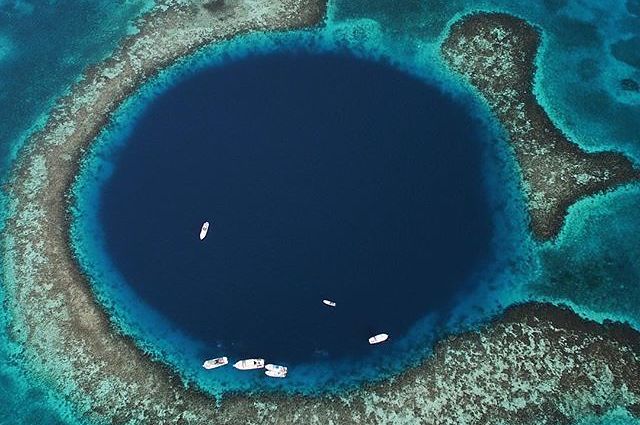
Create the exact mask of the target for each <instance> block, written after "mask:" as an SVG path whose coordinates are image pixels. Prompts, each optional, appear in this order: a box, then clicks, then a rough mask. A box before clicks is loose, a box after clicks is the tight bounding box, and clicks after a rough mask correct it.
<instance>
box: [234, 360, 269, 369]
mask: <svg viewBox="0 0 640 425" xmlns="http://www.w3.org/2000/svg"><path fill="white" fill-rule="evenodd" d="M233 367H235V368H236V369H239V370H253V369H262V368H263V367H264V359H246V360H240V361H238V362H235V364H234V365H233Z"/></svg>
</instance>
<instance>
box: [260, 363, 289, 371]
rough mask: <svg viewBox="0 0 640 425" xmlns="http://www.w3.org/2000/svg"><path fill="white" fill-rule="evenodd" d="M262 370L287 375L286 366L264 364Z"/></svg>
mask: <svg viewBox="0 0 640 425" xmlns="http://www.w3.org/2000/svg"><path fill="white" fill-rule="evenodd" d="M264 368H265V369H267V370H272V371H280V372H284V373H287V371H288V370H287V367H286V366H280V365H279V364H271V363H269V364H266V365H264Z"/></svg>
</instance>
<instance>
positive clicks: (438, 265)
mask: <svg viewBox="0 0 640 425" xmlns="http://www.w3.org/2000/svg"><path fill="white" fill-rule="evenodd" d="M475 130H476V126H475V123H474V121H473V119H472V118H471V117H470V116H469V112H468V111H467V110H466V109H465V108H464V107H463V106H462V105H460V104H457V103H455V102H454V101H452V99H450V98H448V97H447V96H445V95H443V94H442V93H440V92H439V91H438V90H437V89H435V88H433V87H430V86H428V85H425V84H424V83H423V82H421V81H419V80H417V79H414V78H412V77H410V76H408V75H405V74H403V73H401V72H399V71H397V70H395V69H393V68H391V67H389V66H387V65H384V64H380V63H372V62H366V61H363V60H360V59H356V58H354V57H350V56H346V55H338V54H332V55H311V54H302V53H297V54H293V53H292V54H284V53H283V54H277V55H271V56H258V57H252V58H248V59H244V60H242V61H239V62H235V63H231V64H228V65H225V66H224V67H217V68H210V69H207V70H205V71H202V72H200V73H198V74H197V75H195V76H193V77H191V78H189V79H188V80H186V81H183V82H181V83H179V84H178V85H177V86H175V87H174V88H172V89H170V90H168V91H167V92H165V93H164V94H162V95H161V96H159V97H158V98H157V99H156V100H155V101H154V102H153V104H151V105H150V106H149V108H148V110H147V111H146V112H145V114H144V115H143V116H142V118H141V119H140V121H139V122H138V123H137V125H136V127H135V129H134V130H133V132H132V133H131V134H130V135H129V136H128V137H129V140H128V141H127V144H126V146H125V147H124V148H123V150H122V152H121V154H120V156H119V158H118V160H117V163H116V171H115V173H114V175H113V177H112V178H111V179H110V180H109V181H108V182H107V184H106V185H105V188H104V193H103V207H102V211H101V218H100V219H101V220H102V225H103V226H104V230H105V234H106V246H107V250H108V254H109V255H110V256H111V257H112V259H113V262H114V263H115V265H116V266H117V267H118V268H119V270H120V271H121V272H122V274H123V275H124V277H125V279H126V280H127V281H128V282H129V283H130V285H131V286H132V287H133V288H134V290H135V291H136V292H137V293H138V294H139V295H140V296H141V297H142V298H143V299H144V300H145V301H146V302H148V303H149V304H150V305H151V306H153V307H154V308H155V309H157V310H158V311H159V312H160V313H161V314H163V315H164V316H165V317H166V318H168V319H169V320H170V321H172V322H173V323H174V324H175V325H177V326H178V327H179V328H180V329H181V330H183V331H184V332H186V333H188V334H189V335H191V336H192V337H195V338H196V339H199V340H201V341H204V342H206V343H209V344H211V346H212V347H215V346H217V345H218V344H220V346H222V347H224V352H223V353H220V354H227V355H232V356H264V357H267V358H269V359H277V360H278V361H285V362H290V363H296V362H304V361H310V360H312V359H313V358H314V356H317V355H318V353H325V354H326V353H328V355H329V356H330V357H331V358H340V357H345V356H357V355H361V354H363V353H365V352H367V351H369V350H371V349H372V347H370V346H369V345H368V343H367V338H368V337H369V336H371V335H372V334H375V333H378V332H387V333H389V334H391V336H392V339H393V337H394V336H396V337H400V336H401V335H403V334H404V333H405V332H406V331H407V329H408V328H409V327H410V326H411V325H412V324H414V323H415V322H416V321H417V320H418V319H420V318H422V317H424V316H425V315H426V314H428V313H430V312H433V311H441V310H444V309H445V308H446V307H447V306H448V305H449V304H450V302H451V301H452V299H453V297H454V296H455V295H456V294H457V293H459V291H461V290H464V288H463V286H464V284H465V281H466V278H467V277H468V275H469V273H470V272H471V271H472V269H474V267H475V266H477V264H478V263H479V262H480V261H481V260H482V258H483V254H484V253H485V252H486V250H488V247H489V242H490V238H491V235H492V227H491V220H490V215H489V209H488V205H487V202H486V201H485V199H484V188H483V185H482V176H481V164H480V163H481V152H480V150H481V146H480V144H479V143H478V141H477V139H478V136H477V134H476V132H475ZM205 220H208V221H210V222H211V223H212V226H211V229H210V231H209V235H208V236H207V238H206V239H205V240H204V241H202V242H201V241H200V240H199V238H198V232H199V230H200V226H201V224H202V223H203V222H204V221H205ZM323 298H329V299H332V300H335V301H336V302H337V303H338V306H337V308H335V309H331V308H328V307H325V306H324V305H323V304H322V303H321V300H322V299H323Z"/></svg>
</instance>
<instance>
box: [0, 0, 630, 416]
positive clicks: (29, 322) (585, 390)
mask: <svg viewBox="0 0 640 425" xmlns="http://www.w3.org/2000/svg"><path fill="white" fill-rule="evenodd" d="M323 14H324V5H323V4H322V3H317V2H314V1H312V0H272V1H269V2H264V3H260V2H256V1H251V2H239V1H238V2H236V1H231V0H227V1H226V2H221V1H219V0H218V1H215V2H206V4H202V3H193V2H189V3H183V2H173V1H168V2H166V3H160V5H159V6H158V8H157V9H156V10H155V11H154V12H152V13H151V15H149V16H147V17H146V19H145V20H144V21H143V22H142V23H141V24H140V28H141V30H140V32H139V33H138V34H136V35H134V36H132V37H130V38H129V39H127V40H126V41H125V42H124V43H123V44H122V46H121V47H120V49H119V50H118V51H117V52H116V53H115V54H114V55H113V56H112V57H111V58H110V59H108V60H106V61H105V62H103V63H101V64H99V65H97V66H96V67H94V68H93V69H91V70H90V71H89V72H88V74H87V76H86V78H85V79H84V80H83V81H81V82H80V83H78V84H77V85H76V86H75V87H74V88H73V89H72V90H71V93H70V94H69V95H68V96H67V97H65V98H64V99H62V100H61V102H60V104H59V106H58V108H57V109H56V111H55V112H54V113H53V114H52V116H51V119H50V120H49V122H48V124H47V125H46V126H45V128H44V129H43V130H42V131H41V132H40V133H38V134H36V135H34V137H33V139H32V140H30V141H29V143H28V144H27V146H26V147H25V149H24V150H23V151H22V152H21V155H20V157H19V159H18V162H17V164H16V167H15V169H14V170H13V174H12V176H13V177H12V181H11V184H10V186H9V188H8V194H7V195H8V198H9V200H10V211H9V217H8V219H7V222H6V228H5V231H4V232H3V233H2V235H0V241H1V243H2V250H1V251H0V255H2V269H1V270H2V279H0V280H1V281H2V283H3V284H4V285H5V288H6V291H7V297H6V298H7V303H6V306H5V307H6V308H7V309H8V311H9V313H10V317H11V329H10V333H11V336H12V338H14V339H15V340H16V341H19V342H20V343H21V344H22V346H23V347H24V349H23V351H22V353H21V354H20V356H21V359H20V360H21V361H22V362H23V363H24V364H26V365H27V366H28V367H29V368H30V370H31V371H32V373H33V375H34V376H35V377H36V378H37V379H39V380H41V381H43V382H44V383H45V384H46V385H48V386H50V387H52V388H54V389H55V390H56V391H57V392H58V393H59V394H60V395H61V396H62V397H63V398H64V399H65V400H68V401H69V402H70V403H71V404H72V405H73V406H75V407H76V412H77V414H78V416H80V417H81V418H82V419H83V420H85V421H87V422H94V423H109V424H234V425H235V424H240V423H242V424H304V425H307V424H327V423H336V424H347V425H348V424H362V423H367V424H387V423H394V424H416V423H425V424H432V423H433V424H436V423H437V424H459V423H469V424H487V423H495V424H498V423H554V424H557V423H568V422H570V421H573V420H575V419H578V418H581V417H582V416H584V415H586V414H590V413H596V414H599V413H602V412H605V411H607V410H609V409H611V408H614V407H623V408H626V409H628V410H629V412H631V413H632V414H634V415H636V416H639V415H640V408H639V406H640V388H639V385H640V381H639V380H638V379H637V377H638V376H640V334H639V333H638V332H636V331H635V330H633V329H631V328H629V327H627V326H625V325H622V324H613V323H606V324H603V325H601V324H597V323H594V322H590V321H586V320H583V319H581V318H580V317H578V316H577V315H576V314H575V313H573V312H571V311H569V310H568V309H564V308H560V307H555V306H552V305H547V304H525V305H521V306H517V307H512V308H510V309H508V310H507V312H506V313H505V314H504V315H502V316H501V317H500V318H498V319H496V320H495V321H494V322H493V323H490V324H488V325H487V326H485V327H484V328H483V329H481V330H480V331H477V332H468V333H465V334H461V335H458V336H452V337H449V338H447V339H445V340H444V341H442V342H441V343H439V344H438V346H437V347H436V348H435V351H434V354H433V355H432V356H430V357H429V358H428V359H426V360H425V361H424V362H423V363H422V364H421V365H419V366H417V367H415V368H413V369H410V370H408V371H406V372H405V373H403V374H401V375H399V376H397V377H395V378H393V379H391V380H388V381H384V382H381V383H376V384H371V385H368V386H366V387H364V388H361V389H359V390H357V391H353V392H350V393H346V394H344V395H342V396H340V397H338V396H316V397H311V396H305V397H303V396H284V395H278V394H256V395H245V394H230V395H228V396H226V397H224V398H223V399H222V400H214V399H213V398H212V397H210V396H208V395H206V394H204V393H203V392H201V391H199V390H198V389H197V388H191V387H188V386H187V385H185V383H183V382H182V381H181V380H180V379H179V378H178V377H177V376H176V375H175V374H174V373H173V372H172V371H171V370H169V369H168V368H166V367H164V366H163V365H162V364H160V363H159V362H156V361H154V360H153V359H151V358H150V357H149V356H147V355H145V354H144V353H143V352H142V351H141V350H140V349H139V348H138V347H137V346H136V345H135V343H134V342H133V341H131V340H130V339H128V338H126V337H124V336H122V335H121V334H119V333H118V332H117V331H116V330H114V329H113V328H112V327H111V325H110V322H109V318H108V317H107V315H106V314H105V313H104V311H102V309H101V308H100V306H99V304H98V303H97V302H96V300H95V298H94V297H93V294H92V293H91V289H90V287H89V284H88V282H87V281H86V279H85V277H84V276H83V275H82V273H81V272H80V270H79V268H78V264H77V263H76V261H75V260H74V258H73V255H72V251H71V250H70V247H69V222H68V219H67V216H66V211H67V208H68V205H69V203H68V201H69V200H68V199H67V198H66V197H67V194H68V193H69V192H68V191H69V187H70V185H71V183H72V181H73V178H74V176H75V174H76V173H77V170H78V162H79V159H80V158H81V156H82V154H83V152H84V151H85V150H86V148H87V147H88V145H89V144H90V143H91V142H92V141H93V140H94V139H95V136H96V135H97V134H98V132H99V131H100V129H101V128H102V126H103V125H104V123H105V122H106V121H107V120H108V117H109V115H110V113H112V111H113V110H114V109H115V107H117V105H118V104H119V103H121V102H122V101H123V100H124V99H125V98H126V96H128V95H129V93H131V92H132V91H133V90H135V88H136V87H137V86H139V84H141V83H142V82H143V81H144V80H145V79H146V78H147V77H149V76H150V75H153V74H154V73H155V72H157V70H158V69H161V68H163V67H165V66H167V65H169V64H170V63H172V62H173V61H175V60H176V59H177V58H179V57H180V56H182V55H185V54H188V53H189V52H191V51H193V50H194V49H197V48H198V47H199V46H200V45H203V44H207V43H211V42H215V41H218V40H223V39H225V38H228V37H232V36H234V35H236V34H240V33H242V32H246V31H250V30H253V29H257V30H267V29H287V28H298V27H304V26H309V25H315V24H317V23H318V22H320V21H321V20H322V16H323Z"/></svg>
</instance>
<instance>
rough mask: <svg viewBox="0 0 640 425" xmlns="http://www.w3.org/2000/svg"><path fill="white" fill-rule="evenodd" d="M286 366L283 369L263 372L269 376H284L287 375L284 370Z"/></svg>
mask: <svg viewBox="0 0 640 425" xmlns="http://www.w3.org/2000/svg"><path fill="white" fill-rule="evenodd" d="M286 369H287V368H286V367H285V371H282V370H265V371H264V374H265V375H267V376H269V377H271V378H284V377H285V376H287V372H286Z"/></svg>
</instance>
